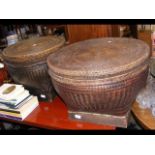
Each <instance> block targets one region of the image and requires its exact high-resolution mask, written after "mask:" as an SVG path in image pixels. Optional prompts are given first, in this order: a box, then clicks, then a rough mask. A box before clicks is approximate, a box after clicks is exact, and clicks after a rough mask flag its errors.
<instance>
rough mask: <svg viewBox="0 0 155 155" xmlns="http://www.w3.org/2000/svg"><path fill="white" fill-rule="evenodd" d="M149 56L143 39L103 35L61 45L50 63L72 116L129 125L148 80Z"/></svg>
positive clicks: (58, 90) (60, 93)
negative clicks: (139, 93)
mask: <svg viewBox="0 0 155 155" xmlns="http://www.w3.org/2000/svg"><path fill="white" fill-rule="evenodd" d="M149 56H150V50H149V47H148V45H147V44H145V43H144V42H142V41H140V40H136V39H128V38H100V39H91V40H86V41H83V42H78V43H75V44H72V45H69V46H67V47H64V48H61V49H60V50H58V51H57V52H56V53H53V54H51V55H50V56H49V57H48V60H47V63H48V66H49V74H50V76H51V78H52V81H53V85H54V87H55V89H56V91H57V92H58V94H59V95H60V96H61V97H62V99H63V100H64V101H65V103H66V104H67V106H68V108H69V114H70V115H69V116H70V117H71V118H75V117H74V115H76V114H78V115H80V117H81V118H80V119H81V120H84V121H91V122H95V123H99V124H101V123H105V124H109V125H115V126H121V127H126V126H127V120H125V119H127V116H128V113H129V111H130V108H131V104H132V102H133V101H134V100H135V98H136V95H137V93H138V92H139V91H140V89H141V88H142V87H144V86H145V83H146V79H147V75H148V59H149ZM99 115H101V116H99ZM121 117H122V120H121V119H120V118H121ZM90 118H91V119H90ZM93 118H94V119H93ZM120 120H121V121H120ZM108 122H109V123H108Z"/></svg>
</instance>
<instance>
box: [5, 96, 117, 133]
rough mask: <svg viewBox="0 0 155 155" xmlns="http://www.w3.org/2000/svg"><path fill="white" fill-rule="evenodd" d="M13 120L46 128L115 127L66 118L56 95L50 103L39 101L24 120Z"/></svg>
mask: <svg viewBox="0 0 155 155" xmlns="http://www.w3.org/2000/svg"><path fill="white" fill-rule="evenodd" d="M5 120H6V119H5ZM7 120H8V119H7ZM10 121H13V120H10ZM13 122H16V123H21V124H26V125H30V126H34V127H40V128H46V129H71V130H87V129H96V130H114V129H115V127H111V126H107V125H97V124H92V123H87V122H81V121H76V120H70V119H69V118H68V113H67V107H66V106H65V104H64V103H63V102H62V100H61V99H60V98H59V97H56V98H55V99H54V101H53V102H51V103H48V102H40V104H39V106H38V107H37V108H36V109H35V110H34V111H33V112H32V113H31V114H30V115H29V116H28V117H27V118H25V120H23V121H13Z"/></svg>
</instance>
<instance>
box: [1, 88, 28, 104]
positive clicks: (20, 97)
mask: <svg viewBox="0 0 155 155" xmlns="http://www.w3.org/2000/svg"><path fill="white" fill-rule="evenodd" d="M28 96H30V93H29V91H28V90H24V91H23V92H21V93H20V94H19V95H18V96H17V97H16V98H13V99H11V100H8V99H7V100H4V99H1V98H0V103H4V104H5V103H6V104H10V105H17V104H19V103H20V102H22V101H23V100H24V99H26V98H27V97H28Z"/></svg>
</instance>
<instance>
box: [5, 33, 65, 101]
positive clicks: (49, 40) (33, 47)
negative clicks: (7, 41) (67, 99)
mask: <svg viewBox="0 0 155 155" xmlns="http://www.w3.org/2000/svg"><path fill="white" fill-rule="evenodd" d="M64 43H65V40H64V38H62V37H55V36H52V37H51V36H48V37H38V38H32V39H28V40H24V41H20V42H19V43H17V44H15V45H12V46H9V47H8V48H6V49H5V50H4V51H3V53H2V56H3V59H4V62H5V64H6V65H7V67H8V71H9V73H10V75H11V76H12V78H13V80H14V81H15V82H16V83H20V84H23V85H24V86H25V87H27V88H28V89H29V90H30V91H31V93H34V94H35V95H38V96H40V95H41V94H43V95H45V96H46V99H45V100H52V99H53V97H54V96H55V92H54V89H53V86H52V83H51V80H50V77H49V75H48V73H47V64H46V59H47V56H48V55H49V54H51V53H53V52H55V51H56V50H57V49H58V48H60V47H62V46H63V45H64Z"/></svg>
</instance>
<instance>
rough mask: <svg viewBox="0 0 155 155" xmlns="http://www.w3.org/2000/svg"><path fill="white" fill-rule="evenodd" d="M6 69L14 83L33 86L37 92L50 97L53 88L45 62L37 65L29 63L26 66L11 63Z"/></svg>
mask: <svg viewBox="0 0 155 155" xmlns="http://www.w3.org/2000/svg"><path fill="white" fill-rule="evenodd" d="M8 71H9V74H10V75H11V77H12V78H13V80H14V81H15V82H16V83H19V84H23V85H24V86H26V87H29V88H34V89H36V90H37V91H38V92H40V93H42V94H45V95H46V94H47V96H49V98H52V96H53V95H52V94H53V91H54V89H53V85H52V81H51V79H50V76H49V75H48V72H47V65H46V63H42V64H38V65H36V64H31V65H29V66H28V67H26V66H24V67H23V66H21V67H13V66H12V65H10V66H9V65H8ZM38 95H39V94H38ZM50 96H51V97H50Z"/></svg>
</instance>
